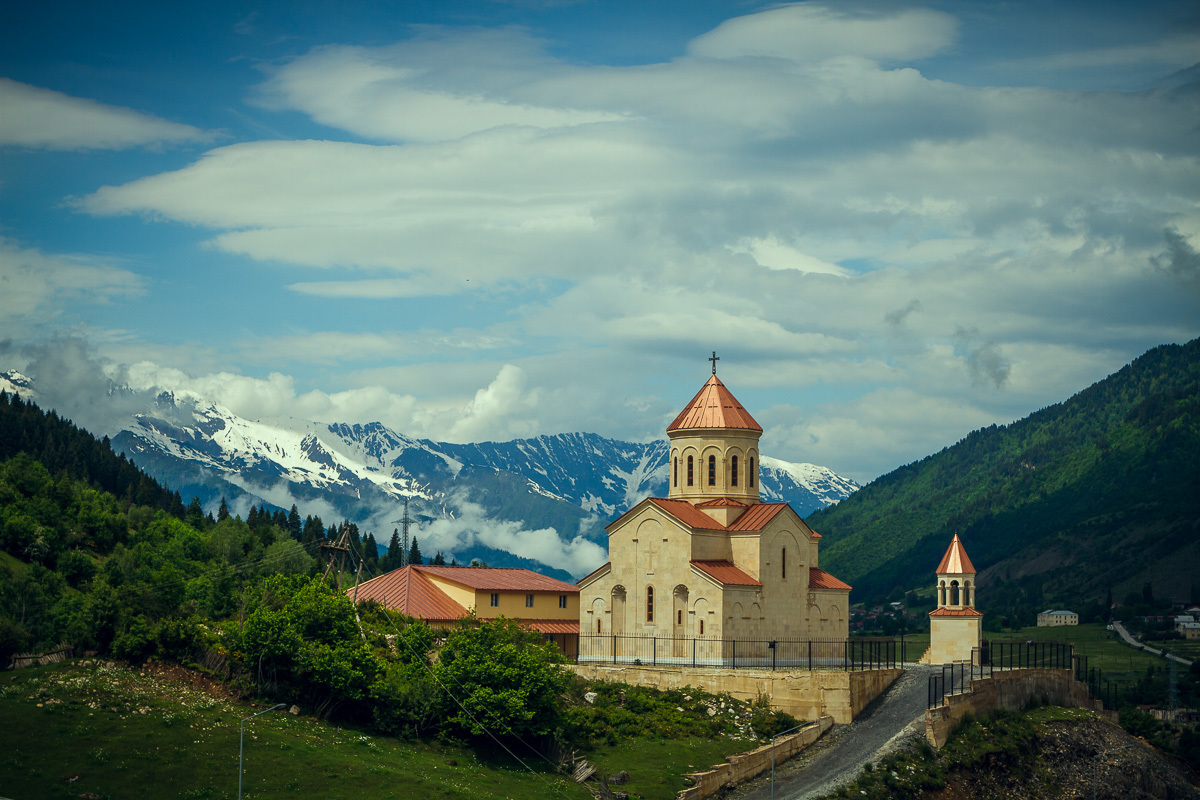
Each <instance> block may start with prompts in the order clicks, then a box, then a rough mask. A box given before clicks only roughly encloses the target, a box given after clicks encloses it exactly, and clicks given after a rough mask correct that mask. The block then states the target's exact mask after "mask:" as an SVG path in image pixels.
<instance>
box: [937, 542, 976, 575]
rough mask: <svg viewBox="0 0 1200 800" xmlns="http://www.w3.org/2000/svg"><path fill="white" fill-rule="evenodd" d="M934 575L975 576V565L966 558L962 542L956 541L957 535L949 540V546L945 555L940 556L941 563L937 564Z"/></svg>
mask: <svg viewBox="0 0 1200 800" xmlns="http://www.w3.org/2000/svg"><path fill="white" fill-rule="evenodd" d="M936 574H938V575H946V574H950V575H974V574H975V565H974V564H972V563H971V559H969V558H967V550H966V548H965V547H963V545H962V542H960V541H959V540H958V534H957V533H956V534H954V538H953V539H951V540H950V546H949V547H948V548H946V555H944V556H942V563H940V564H938V568H937V570H936Z"/></svg>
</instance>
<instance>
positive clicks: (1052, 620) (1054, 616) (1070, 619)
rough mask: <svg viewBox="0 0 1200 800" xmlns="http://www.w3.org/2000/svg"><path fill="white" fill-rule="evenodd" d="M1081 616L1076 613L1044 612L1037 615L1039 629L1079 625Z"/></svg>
mask: <svg viewBox="0 0 1200 800" xmlns="http://www.w3.org/2000/svg"><path fill="white" fill-rule="evenodd" d="M1078 624H1079V615H1078V614H1076V613H1075V612H1074V611H1052V610H1048V611H1043V612H1042V613H1040V614H1038V615H1037V625H1038V627H1039V628H1057V627H1061V626H1063V625H1078Z"/></svg>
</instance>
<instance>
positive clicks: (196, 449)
mask: <svg viewBox="0 0 1200 800" xmlns="http://www.w3.org/2000/svg"><path fill="white" fill-rule="evenodd" d="M0 380H2V381H4V382H7V385H8V386H11V387H12V388H10V389H9V391H20V392H21V393H22V394H23V395H29V394H31V393H32V390H33V388H34V387H33V385H32V382H30V381H29V379H28V378H25V377H24V376H23V375H19V373H0ZM4 382H0V389H2V388H5V386H6V384H5V383H4ZM148 406H149V407H147V408H146V410H145V412H144V413H140V414H137V415H135V416H134V417H133V418H132V419H130V420H129V423H128V424H127V425H126V426H125V428H124V430H122V431H120V432H119V433H118V434H116V435H115V436H114V437H112V444H113V447H114V448H116V449H118V450H122V451H124V452H125V453H127V454H128V455H129V456H130V457H131V458H132V459H133V460H134V462H135V463H137V464H138V465H139V466H140V467H142V468H143V469H145V470H146V471H147V472H148V473H150V474H151V475H153V476H154V477H155V478H157V479H159V480H161V481H163V482H164V483H166V484H167V485H169V486H171V487H172V488H173V489H176V490H177V491H179V492H180V494H181V495H182V496H183V497H184V498H185V499H186V498H190V497H193V496H195V497H199V498H200V499H201V501H202V502H204V503H205V505H206V506H209V507H215V505H216V504H217V503H219V501H220V498H221V497H225V498H226V499H227V501H228V502H229V504H230V507H231V508H232V509H233V510H234V511H235V513H239V512H240V513H243V514H244V513H245V511H246V510H248V508H249V506H250V504H251V503H254V504H258V503H260V502H262V501H266V502H267V503H269V504H272V505H275V506H279V507H282V508H285V509H286V508H289V507H290V506H291V505H292V504H296V505H297V506H298V508H299V509H300V511H301V513H302V514H305V515H307V514H317V515H320V516H322V517H323V518H325V519H326V520H327V521H334V520H335V519H341V518H347V519H350V520H352V521H355V522H357V523H359V526H360V528H362V529H363V530H364V532H367V531H373V532H375V533H376V535H377V538H379V539H380V540H381V541H384V542H386V540H387V538H388V536H389V535H390V529H391V528H392V527H394V523H395V522H396V521H397V518H398V517H399V516H400V515H401V513H402V510H403V505H404V502H405V501H406V500H407V501H408V503H409V514H410V516H411V517H412V518H413V519H415V520H416V521H417V523H418V526H417V531H418V535H427V536H431V537H433V540H434V541H433V542H432V544H433V545H434V546H435V547H437V548H438V549H442V550H444V551H446V555H447V557H449V555H451V554H454V555H456V556H458V557H460V558H469V557H470V556H471V555H474V554H475V551H476V550H484V551H486V552H487V553H488V554H489V555H488V560H489V563H492V564H493V565H498V561H497V558H498V557H499V558H502V557H503V556H502V551H507V552H510V553H514V554H516V555H519V556H522V557H526V558H533V559H536V560H539V561H541V562H543V563H546V564H549V565H551V566H554V567H558V568H560V569H565V570H567V571H568V572H571V573H573V574H584V573H586V572H588V571H590V569H591V568H593V567H595V566H598V564H599V563H600V561H602V560H603V558H602V556H603V549H602V545H603V544H604V531H603V526H604V524H605V523H607V522H608V521H610V520H611V519H613V518H614V517H616V516H617V515H619V514H621V513H623V512H624V511H625V510H627V509H629V508H631V507H632V506H633V505H634V504H636V503H637V502H639V501H640V500H642V499H643V498H645V497H647V496H651V495H656V496H665V495H666V493H667V443H666V441H656V442H650V443H634V442H623V441H617V440H613V439H608V438H605V437H603V436H599V435H597V434H592V433H567V434H558V435H554V436H539V437H536V438H533V439H518V440H515V441H510V442H482V443H476V444H448V443H444V442H433V441H428V440H420V439H412V438H410V437H408V436H405V435H404V434H402V433H399V432H397V431H393V430H391V429H389V428H388V427H386V426H385V425H382V424H380V423H378V422H375V423H369V424H346V423H333V424H322V423H317V422H312V421H308V420H301V419H274V420H248V419H243V418H241V417H239V416H237V415H236V414H234V413H232V412H231V411H230V410H229V409H226V408H223V407H221V406H219V405H215V404H213V403H208V402H205V401H202V400H198V399H196V398H194V397H179V398H177V397H176V396H174V395H173V394H171V393H170V392H163V393H161V394H159V395H158V396H157V397H156V398H154V400H153V402H152V403H149V404H148ZM760 487H761V494H762V497H763V499H764V500H771V501H786V502H789V503H791V504H792V506H793V507H794V508H795V509H796V511H797V512H799V513H800V514H801V515H807V514H809V513H811V512H813V511H815V510H817V509H819V508H823V507H825V506H828V505H830V504H832V503H836V502H837V501H839V500H841V499H842V498H844V497H846V496H847V495H849V494H850V493H851V492H853V491H854V490H855V489H857V488H858V486H857V485H856V484H855V483H854V482H853V481H850V480H848V479H846V478H843V477H841V476H839V475H837V474H835V473H833V472H832V471H830V470H828V469H826V468H824V467H819V466H816V465H813V464H793V463H789V462H786V461H780V460H778V459H773V458H770V457H766V456H764V457H763V458H762V460H761V473H760ZM421 531H423V532H424V533H421ZM547 532H549V533H550V534H551V535H552V537H553V539H554V540H557V547H555V546H553V541H552V542H551V545H552V546H551V547H549V548H547V546H546V544H545V543H546V541H548V540H547V539H546V534H547ZM535 540H537V541H540V542H542V544H540V545H536V546H535V545H533V544H532V542H534V541H535ZM526 544H529V546H525V545H526ZM597 544H599V545H601V547H597ZM426 549H429V548H428V547H426ZM548 549H549V550H553V551H554V552H548V551H547V550H548ZM430 552H432V550H430ZM596 559H599V560H596ZM589 561H596V563H594V564H591V563H589Z"/></svg>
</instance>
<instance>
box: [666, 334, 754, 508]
mask: <svg viewBox="0 0 1200 800" xmlns="http://www.w3.org/2000/svg"><path fill="white" fill-rule="evenodd" d="M709 360H710V361H712V362H713V367H712V377H711V378H709V379H708V381H707V382H706V383H705V384H704V386H702V387H701V388H700V391H699V392H697V393H696V396H695V397H693V398H692V399H691V402H689V403H688V404H687V405H686V406H685V407H684V409H683V411H681V412H680V413H679V416H677V417H676V418H675V421H674V422H672V423H671V424H670V425H668V426H667V438H668V439H669V440H670V442H671V455H670V461H669V464H668V468H669V470H670V474H669V475H668V485H669V486H670V489H669V490H668V493H667V498H668V499H671V500H687V501H688V502H690V503H704V502H707V501H713V500H726V501H734V502H733V505H735V506H736V505H737V504H745V505H753V504H754V503H757V502H759V494H758V471H759V454H758V440H759V438H760V437H761V436H762V432H763V429H762V426H761V425H759V424H758V423H757V422H755V421H754V417H752V416H750V412H748V411H747V410H746V409H745V408H743V407H742V404H741V403H740V402H738V399H737V398H736V397H734V396H733V393H732V392H730V391H729V390H728V389H726V388H725V384H723V383H721V379H720V378H718V377H717V361H719V360H720V359H719V358H718V357H717V354H716V353H715V352H714V353H713V355H712V358H711V359H709Z"/></svg>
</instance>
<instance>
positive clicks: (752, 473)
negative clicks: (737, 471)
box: [746, 456, 754, 489]
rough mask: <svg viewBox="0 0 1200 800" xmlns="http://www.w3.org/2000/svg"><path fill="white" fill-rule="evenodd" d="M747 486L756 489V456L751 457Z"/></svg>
mask: <svg viewBox="0 0 1200 800" xmlns="http://www.w3.org/2000/svg"><path fill="white" fill-rule="evenodd" d="M746 485H747V486H749V487H750V488H751V489H753V488H754V456H750V475H749V476H747V478H746Z"/></svg>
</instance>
